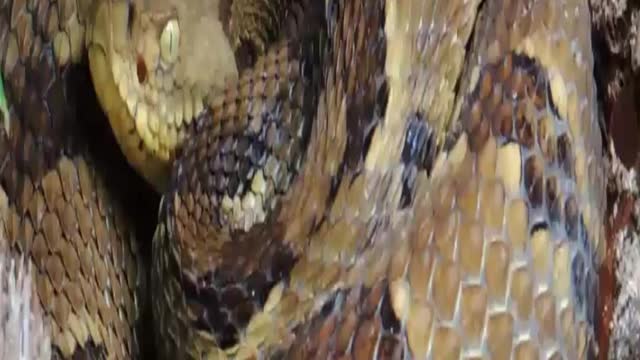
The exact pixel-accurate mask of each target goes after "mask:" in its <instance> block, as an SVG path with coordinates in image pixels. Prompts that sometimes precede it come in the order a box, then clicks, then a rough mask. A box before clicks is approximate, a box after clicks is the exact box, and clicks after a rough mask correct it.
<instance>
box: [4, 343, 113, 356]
mask: <svg viewBox="0 0 640 360" xmlns="http://www.w3.org/2000/svg"><path fill="white" fill-rule="evenodd" d="M16 357H17V355H16ZM51 359H52V360H63V359H70V360H106V359H107V349H106V348H105V347H104V345H96V343H95V342H93V340H90V341H87V342H86V343H85V344H84V345H83V346H79V347H77V348H76V349H75V350H74V352H73V354H72V355H71V357H64V356H62V352H61V351H60V349H59V348H58V347H57V346H55V345H53V346H52V353H51Z"/></svg>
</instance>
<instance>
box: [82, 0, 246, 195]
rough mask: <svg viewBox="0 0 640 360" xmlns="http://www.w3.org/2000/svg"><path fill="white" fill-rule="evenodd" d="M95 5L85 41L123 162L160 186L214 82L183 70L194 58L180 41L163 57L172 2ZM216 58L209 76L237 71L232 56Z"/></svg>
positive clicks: (173, 13)
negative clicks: (138, 6) (145, 7)
mask: <svg viewBox="0 0 640 360" xmlns="http://www.w3.org/2000/svg"><path fill="white" fill-rule="evenodd" d="M101 7H102V9H100V10H98V11H96V15H95V16H96V22H95V26H94V29H93V32H92V34H91V35H92V36H90V40H89V45H88V47H89V59H90V67H91V72H92V76H93V79H94V84H95V88H96V93H97V95H98V99H99V101H100V103H101V106H102V107H103V109H104V110H105V112H106V113H107V115H108V118H109V122H110V125H111V127H112V129H113V132H114V134H115V136H116V139H117V141H118V143H119V145H120V148H121V150H122V152H123V153H124V154H125V156H126V158H127V160H128V162H129V163H130V164H131V165H132V166H133V167H134V169H136V171H137V172H138V173H140V174H141V175H142V176H143V177H144V178H145V179H146V180H147V181H148V182H149V183H150V184H152V185H153V186H154V187H155V189H156V190H157V191H159V192H162V191H163V190H164V189H165V187H166V182H167V178H168V175H169V169H170V164H171V161H172V158H173V155H174V153H175V151H176V149H177V147H178V146H179V145H180V144H181V143H182V141H183V140H184V137H185V133H186V130H187V128H188V127H189V125H190V124H191V123H192V122H193V121H194V119H195V118H196V117H197V116H198V114H199V113H200V112H202V110H203V109H204V103H205V99H206V92H207V91H209V89H211V88H213V89H215V88H216V86H212V84H210V82H211V81H213V80H212V79H211V78H210V77H207V76H204V80H202V78H203V77H202V76H201V77H197V76H194V75H193V74H190V73H185V70H184V69H186V68H190V67H192V66H194V65H193V64H191V62H192V60H191V59H190V58H189V56H185V55H183V54H182V52H183V49H182V46H183V45H182V44H178V45H177V47H176V50H175V51H176V52H177V53H176V54H174V55H175V56H172V57H169V59H168V60H169V61H167V58H166V56H164V57H163V54H162V48H161V46H162V44H161V36H162V35H163V32H162V31H160V30H161V29H162V27H163V26H164V25H165V24H168V22H169V21H172V23H171V25H172V26H174V27H175V26H176V23H177V22H176V20H181V19H180V18H179V15H177V14H178V13H179V12H178V11H177V10H170V11H169V10H167V9H160V10H158V9H153V10H149V12H148V13H147V12H139V11H135V12H134V11H133V8H132V7H131V6H130V5H129V4H128V3H127V2H124V1H123V2H106V4H105V5H101ZM183 12H184V11H183ZM188 21H190V19H188V18H187V19H184V21H183V23H186V22H188ZM178 31H181V32H182V33H184V31H182V30H178ZM187 34H188V33H187ZM185 42H186V41H182V43H185ZM171 45H176V44H171ZM185 46H187V50H184V52H189V51H192V50H191V49H189V48H188V45H185ZM178 48H179V49H178ZM225 54H226V53H225ZM164 55H166V54H164ZM220 59H221V60H220V61H221V63H223V65H222V66H221V67H220V70H221V71H220V72H221V73H222V74H220V73H218V74H217V75H222V76H217V77H216V78H215V81H220V79H221V78H224V77H226V76H232V77H237V69H236V67H235V63H232V64H230V63H229V61H228V59H227V57H225V56H224V55H223V56H220ZM184 62H186V64H184ZM216 70H217V68H216Z"/></svg>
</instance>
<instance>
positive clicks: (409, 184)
mask: <svg viewBox="0 0 640 360" xmlns="http://www.w3.org/2000/svg"><path fill="white" fill-rule="evenodd" d="M435 153H436V141H435V134H434V131H433V129H432V128H431V126H429V124H428V122H427V121H426V120H425V119H424V117H423V116H422V114H421V113H420V112H417V113H415V114H413V115H411V117H410V118H409V120H408V125H407V129H406V131H405V138H404V145H403V148H402V154H401V159H402V162H403V163H404V164H405V170H404V173H403V177H402V195H401V199H400V207H401V208H404V207H407V206H409V205H410V204H411V202H412V198H413V191H414V185H415V178H416V176H417V173H418V172H419V171H426V172H427V174H430V173H431V168H432V167H433V161H434V158H435Z"/></svg>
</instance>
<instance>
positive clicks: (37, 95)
mask: <svg viewBox="0 0 640 360" xmlns="http://www.w3.org/2000/svg"><path fill="white" fill-rule="evenodd" d="M79 4H84V2H81V3H79ZM76 5H77V4H76V2H75V0H74V1H71V0H62V1H57V2H51V1H46V0H43V1H36V2H34V1H28V2H26V1H17V0H16V1H3V2H1V3H0V64H1V66H2V74H3V76H4V80H5V82H4V84H5V91H6V96H7V101H8V104H9V108H10V109H9V111H10V119H9V125H10V128H9V130H10V131H9V133H8V134H7V132H5V131H2V133H0V163H1V164H2V166H0V195H1V196H0V199H2V200H1V201H0V232H1V234H0V239H1V240H0V252H2V253H5V252H8V253H9V254H10V255H12V256H14V257H16V258H18V257H22V256H24V257H25V258H26V259H27V261H28V262H29V263H30V265H31V268H32V270H33V271H32V274H33V282H32V283H33V294H34V296H33V299H34V300H35V301H37V302H38V303H39V306H40V307H41V308H42V310H43V314H44V317H45V321H46V322H47V324H48V328H49V329H50V330H51V334H50V337H51V343H52V345H53V349H52V350H53V351H52V353H53V357H54V358H62V359H69V358H91V359H100V358H108V359H132V358H137V357H138V352H139V346H138V343H139V342H138V337H137V335H136V326H137V324H138V321H139V319H140V316H141V309H140V308H139V306H140V305H142V304H144V302H145V299H144V297H142V296H141V293H142V291H143V290H144V287H145V281H146V276H145V271H144V270H143V267H142V265H143V264H142V262H141V259H140V249H139V247H138V243H137V241H136V238H135V235H134V232H135V231H136V228H135V227H134V226H133V223H132V222H131V219H132V218H133V215H132V214H133V213H135V212H134V211H129V208H130V205H128V203H125V202H124V199H125V198H124V197H123V196H122V195H123V192H122V188H123V182H122V181H120V180H119V179H124V178H126V177H131V176H132V174H131V173H130V172H127V171H126V170H125V169H126V168H125V167H124V166H118V165H114V164H113V163H112V162H111V161H109V160H108V158H107V156H106V154H107V153H109V151H108V150H107V149H105V148H103V147H101V146H100V145H102V140H101V137H100V136H99V134H102V133H105V131H109V130H108V128H106V127H104V126H103V127H99V126H97V125H96V124H101V123H103V122H106V118H104V116H103V115H102V114H101V113H100V112H99V111H98V104H97V103H96V102H95V99H94V100H92V97H91V95H88V94H86V92H87V89H91V82H90V79H89V72H88V68H87V66H86V65H84V66H83V65H82V64H81V62H84V61H83V56H82V54H83V51H82V49H83V38H84V28H85V25H86V21H87V18H86V17H85V16H84V15H85V14H86V12H85V11H87V9H85V8H79V7H76ZM85 64H86V63H85ZM106 134H108V133H106ZM94 145H95V147H94ZM114 150H116V151H117V148H114ZM120 164H121V163H120ZM129 183H130V182H129ZM116 189H117V191H116Z"/></svg>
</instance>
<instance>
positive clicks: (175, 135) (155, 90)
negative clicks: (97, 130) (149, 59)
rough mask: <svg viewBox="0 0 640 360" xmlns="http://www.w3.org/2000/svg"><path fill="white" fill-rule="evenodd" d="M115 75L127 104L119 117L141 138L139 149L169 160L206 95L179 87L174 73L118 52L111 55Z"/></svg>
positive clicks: (116, 82)
mask: <svg viewBox="0 0 640 360" xmlns="http://www.w3.org/2000/svg"><path fill="white" fill-rule="evenodd" d="M111 74H112V76H113V79H114V82H115V84H116V86H117V89H118V93H117V94H115V96H119V97H120V98H121V99H122V100H123V106H125V107H126V109H125V111H124V112H121V118H120V119H118V120H116V121H119V122H122V123H123V124H124V125H125V126H127V127H128V129H127V131H128V134H129V135H137V137H138V138H139V141H138V149H139V150H140V151H145V152H146V153H148V154H149V155H150V156H152V157H157V158H158V159H159V160H160V161H169V159H170V157H171V155H172V153H173V151H174V150H175V148H176V146H177V145H178V144H179V143H180V142H181V140H182V139H183V138H184V132H185V129H186V127H187V125H188V124H190V123H191V122H192V120H193V119H194V118H195V116H196V115H197V114H198V113H200V112H201V111H202V110H203V108H204V106H203V103H204V95H202V94H200V93H198V91H197V90H195V89H190V88H188V87H180V86H178V85H177V84H176V83H175V81H174V79H173V78H172V76H171V75H170V74H166V73H163V71H162V70H160V69H157V70H155V71H152V73H149V72H148V71H147V70H146V69H144V64H140V62H139V61H131V60H127V59H125V58H123V57H121V56H119V55H117V54H114V55H113V56H112V57H111Z"/></svg>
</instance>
